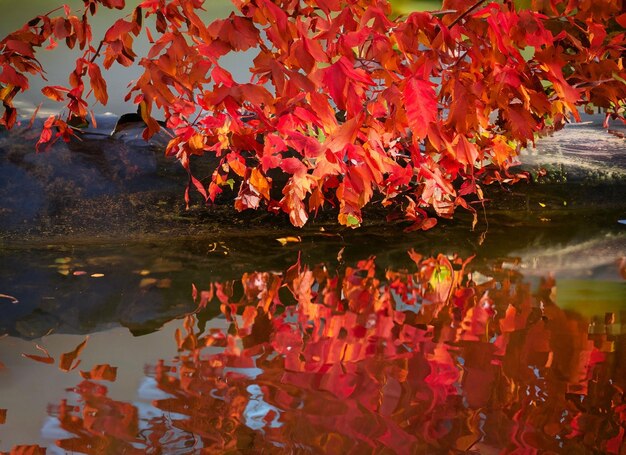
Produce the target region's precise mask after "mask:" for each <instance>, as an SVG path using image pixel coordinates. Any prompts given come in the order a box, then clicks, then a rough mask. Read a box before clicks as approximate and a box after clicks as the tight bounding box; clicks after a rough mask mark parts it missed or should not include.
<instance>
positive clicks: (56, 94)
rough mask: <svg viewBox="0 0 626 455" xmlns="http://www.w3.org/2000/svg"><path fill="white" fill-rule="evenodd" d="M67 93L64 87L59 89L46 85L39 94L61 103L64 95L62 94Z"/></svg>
mask: <svg viewBox="0 0 626 455" xmlns="http://www.w3.org/2000/svg"><path fill="white" fill-rule="evenodd" d="M68 91H69V90H68V89H66V88H65V87H60V86H58V85H55V86H51V85H46V86H45V87H43V88H42V89H41V93H43V94H44V95H46V96H47V97H48V98H50V99H51V100H54V101H63V100H64V99H65V94H64V93H63V92H65V93H67V92H68Z"/></svg>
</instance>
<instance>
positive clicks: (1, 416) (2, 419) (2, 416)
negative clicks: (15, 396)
mask: <svg viewBox="0 0 626 455" xmlns="http://www.w3.org/2000/svg"><path fill="white" fill-rule="evenodd" d="M6 421H7V410H6V409H0V425H3V424H5V423H6Z"/></svg>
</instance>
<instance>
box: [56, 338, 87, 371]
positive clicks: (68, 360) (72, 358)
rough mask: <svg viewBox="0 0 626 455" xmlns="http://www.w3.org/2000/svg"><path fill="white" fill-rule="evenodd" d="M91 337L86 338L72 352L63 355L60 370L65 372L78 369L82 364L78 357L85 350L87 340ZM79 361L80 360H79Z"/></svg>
mask: <svg viewBox="0 0 626 455" xmlns="http://www.w3.org/2000/svg"><path fill="white" fill-rule="evenodd" d="M88 339H89V337H86V338H85V339H84V340H83V341H82V342H80V343H79V344H78V346H76V347H75V348H74V349H73V350H71V351H70V352H66V353H64V354H61V358H60V359H59V368H60V369H61V370H63V371H71V370H73V369H74V368H76V367H77V366H78V365H79V364H80V359H78V356H79V355H80V353H81V352H82V351H83V349H84V348H85V345H86V344H87V340H88ZM77 359H78V360H77Z"/></svg>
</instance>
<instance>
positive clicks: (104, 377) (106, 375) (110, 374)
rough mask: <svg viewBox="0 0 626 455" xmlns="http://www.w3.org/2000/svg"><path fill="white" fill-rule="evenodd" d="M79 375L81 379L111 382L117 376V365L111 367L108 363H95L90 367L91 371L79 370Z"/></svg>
mask: <svg viewBox="0 0 626 455" xmlns="http://www.w3.org/2000/svg"><path fill="white" fill-rule="evenodd" d="M80 375H81V376H82V377H83V379H91V380H94V381H98V380H100V381H111V382H113V381H115V378H116V377H117V367H112V366H111V365H109V364H104V365H96V366H94V367H93V368H92V369H91V371H81V372H80Z"/></svg>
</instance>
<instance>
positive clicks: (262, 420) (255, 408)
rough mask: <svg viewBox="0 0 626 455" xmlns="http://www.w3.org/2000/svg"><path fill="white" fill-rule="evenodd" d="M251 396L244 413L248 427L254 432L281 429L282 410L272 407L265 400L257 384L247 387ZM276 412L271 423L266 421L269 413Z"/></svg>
mask: <svg viewBox="0 0 626 455" xmlns="http://www.w3.org/2000/svg"><path fill="white" fill-rule="evenodd" d="M246 390H247V391H248V393H249V394H250V400H249V401H248V404H247V406H246V409H245V410H244V412H243V415H244V417H245V419H246V426H248V427H249V428H251V429H253V430H259V431H261V432H262V431H263V428H265V427H269V428H279V427H280V426H282V424H281V423H280V421H279V417H280V410H279V409H278V408H277V407H276V406H272V405H270V404H268V403H266V402H265V400H264V399H263V391H262V390H261V387H259V386H258V385H257V384H250V385H249V386H248V387H246ZM272 411H273V412H274V416H273V417H274V418H273V419H272V420H270V421H269V422H268V421H267V420H266V417H267V415H268V413H270V412H272Z"/></svg>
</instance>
